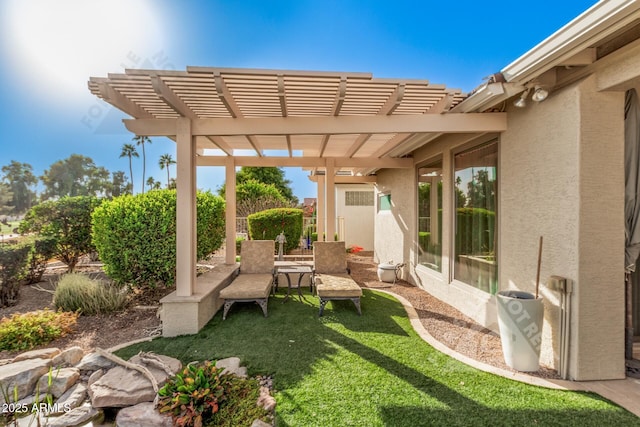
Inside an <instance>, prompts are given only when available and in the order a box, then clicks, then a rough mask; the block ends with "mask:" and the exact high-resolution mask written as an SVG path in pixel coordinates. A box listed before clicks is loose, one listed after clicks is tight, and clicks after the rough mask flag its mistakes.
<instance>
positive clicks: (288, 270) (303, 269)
mask: <svg viewBox="0 0 640 427" xmlns="http://www.w3.org/2000/svg"><path fill="white" fill-rule="evenodd" d="M280 273H282V274H284V275H285V277H286V278H287V296H285V297H284V301H282V303H283V304H284V303H285V302H287V300H288V299H289V296H291V277H290V276H289V274H292V273H295V274H299V276H298V296H299V297H300V301H302V291H301V288H302V286H301V283H302V277H304V275H305V274H311V273H312V270H311V267H310V266H308V265H297V266H288V267H278V274H280ZM311 291H312V292H313V284H311Z"/></svg>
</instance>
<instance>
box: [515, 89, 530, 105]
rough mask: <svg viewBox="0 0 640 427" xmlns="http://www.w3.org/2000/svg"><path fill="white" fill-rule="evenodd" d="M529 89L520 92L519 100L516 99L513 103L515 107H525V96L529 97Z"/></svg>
mask: <svg viewBox="0 0 640 427" xmlns="http://www.w3.org/2000/svg"><path fill="white" fill-rule="evenodd" d="M530 90H531V89H529V88H527V89H525V91H524V92H522V95H520V98H518V99H516V100H515V102H514V103H513V105H514V106H515V107H518V108H524V107H526V106H527V95H529V91H530Z"/></svg>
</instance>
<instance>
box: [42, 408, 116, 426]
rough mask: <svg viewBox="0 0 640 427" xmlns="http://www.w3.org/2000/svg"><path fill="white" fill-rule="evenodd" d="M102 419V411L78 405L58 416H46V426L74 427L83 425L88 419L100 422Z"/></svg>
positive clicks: (96, 422)
mask: <svg viewBox="0 0 640 427" xmlns="http://www.w3.org/2000/svg"><path fill="white" fill-rule="evenodd" d="M103 419H104V413H103V412H102V411H100V410H97V409H95V408H92V407H91V406H80V407H78V408H75V409H72V410H71V411H69V412H66V413H64V414H63V415H60V416H59V417H47V423H46V426H47V427H75V426H79V425H85V424H86V423H88V422H89V421H95V423H94V424H100V423H101V422H102V420H103Z"/></svg>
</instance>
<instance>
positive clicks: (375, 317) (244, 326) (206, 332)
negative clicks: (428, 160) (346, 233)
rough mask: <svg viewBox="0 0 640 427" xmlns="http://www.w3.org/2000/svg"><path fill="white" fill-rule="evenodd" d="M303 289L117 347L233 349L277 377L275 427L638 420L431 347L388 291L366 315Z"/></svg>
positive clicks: (199, 352) (370, 303)
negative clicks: (184, 332)
mask: <svg viewBox="0 0 640 427" xmlns="http://www.w3.org/2000/svg"><path fill="white" fill-rule="evenodd" d="M305 295H306V302H305V303H301V302H299V301H298V299H297V296H296V297H295V298H291V299H290V300H289V301H288V302H287V303H285V304H282V300H283V298H284V295H283V290H282V289H281V290H280V292H279V294H278V295H276V297H273V298H271V299H270V301H269V317H268V318H264V317H263V316H262V313H261V310H260V309H259V308H258V306H256V305H254V304H235V305H234V306H233V308H232V309H231V311H230V313H229V316H228V317H227V320H225V321H222V317H221V314H220V313H218V314H217V315H216V316H215V317H214V318H213V319H212V320H211V321H210V322H209V323H208V324H207V325H206V326H205V328H203V329H202V331H200V333H198V334H196V335H189V336H183V337H177V338H159V339H156V340H153V341H151V342H146V343H141V344H137V345H134V346H131V347H128V348H125V349H123V350H121V351H119V352H118V354H119V355H120V356H123V357H130V356H133V355H135V354H137V353H138V352H139V351H141V350H142V351H154V352H157V353H161V354H166V355H169V356H172V357H176V358H178V359H180V360H182V362H183V363H188V362H190V361H194V360H198V361H203V360H215V359H219V358H224V357H229V356H238V357H240V358H241V360H242V363H243V364H244V365H246V366H247V367H248V368H249V373H250V374H251V375H258V374H269V375H273V377H274V388H275V392H276V393H275V397H276V400H277V402H278V406H277V409H276V411H277V413H276V420H277V424H276V425H278V426H323V427H324V426H476V425H477V426H486V425H491V426H502V425H504V426H508V425H509V426H510V425H545V426H546V425H562V426H571V425H575V426H602V425H625V426H631V425H640V419H639V418H637V417H636V416H635V415H633V414H631V413H630V412H628V411H626V410H625V409H623V408H620V407H618V406H616V405H615V404H613V403H611V402H609V401H607V400H606V399H604V398H602V397H600V396H598V395H596V394H590V393H584V392H571V391H561V390H550V389H545V388H541V387H536V386H531V385H526V384H522V383H519V382H516V381H512V380H509V379H506V378H502V377H499V376H495V375H492V374H488V373H485V372H482V371H479V370H476V369H474V368H471V367H469V366H467V365H464V364H462V363H460V362H458V361H456V360H454V359H452V358H450V357H448V356H446V355H444V354H442V353H440V352H438V351H436V350H435V349H433V348H432V347H431V346H430V345H428V344H427V343H425V342H424V341H423V340H422V339H421V338H420V337H419V336H418V335H417V334H416V333H415V332H414V331H413V328H412V327H411V325H410V323H409V320H408V318H407V315H406V312H405V311H404V308H403V307H402V305H401V304H400V303H399V302H398V301H397V300H396V299H395V298H392V297H390V296H388V295H387V294H383V293H379V292H375V291H370V290H365V291H364V296H363V298H362V312H363V315H362V317H360V316H358V315H357V313H356V310H355V307H354V306H353V304H352V303H351V302H350V301H334V302H331V303H329V304H328V306H327V308H326V309H325V315H324V316H323V317H322V318H318V316H317V312H318V310H317V308H318V303H317V299H316V298H312V297H310V296H309V295H308V291H307V292H306V293H305Z"/></svg>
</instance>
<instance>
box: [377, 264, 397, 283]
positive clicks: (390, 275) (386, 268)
mask: <svg viewBox="0 0 640 427" xmlns="http://www.w3.org/2000/svg"><path fill="white" fill-rule="evenodd" d="M378 279H379V280H380V281H381V282H387V283H393V282H395V280H396V265H395V264H392V263H383V264H378Z"/></svg>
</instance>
